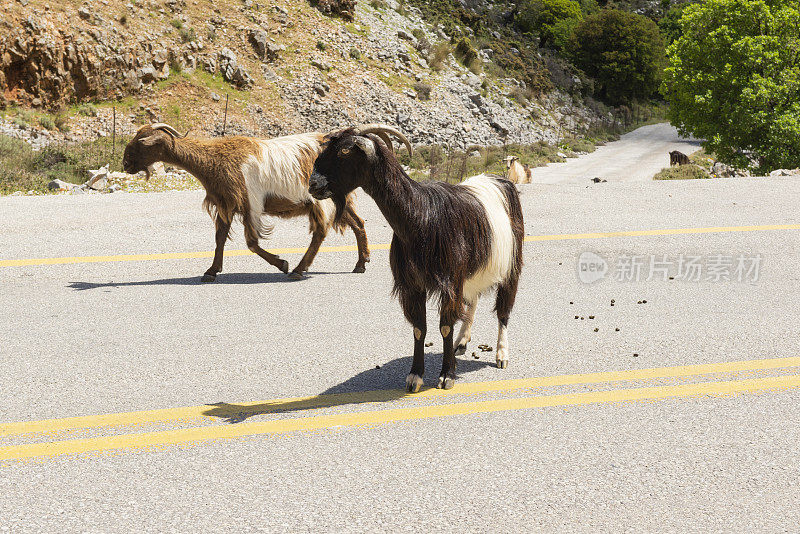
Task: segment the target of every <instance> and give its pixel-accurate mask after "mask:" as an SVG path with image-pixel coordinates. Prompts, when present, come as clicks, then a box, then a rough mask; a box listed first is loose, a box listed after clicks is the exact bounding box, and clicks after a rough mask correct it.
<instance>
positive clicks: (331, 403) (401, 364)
mask: <svg viewBox="0 0 800 534" xmlns="http://www.w3.org/2000/svg"><path fill="white" fill-rule="evenodd" d="M483 354H484V355H485V356H491V361H489V360H476V359H473V358H469V359H462V358H459V359H458V369H457V371H458V377H459V378H461V377H463V375H464V374H465V373H471V372H473V371H478V370H480V369H483V368H485V367H494V366H495V362H494V353H492V352H489V353H483ZM411 359H412V358H411V357H410V356H409V357H406V358H397V359H395V360H392V361H390V362H388V363H386V364H384V365H381V366H380V367H375V368H373V369H369V370H367V371H362V372H360V373H358V374H357V375H355V376H354V377H353V378H350V379H348V380H345V381H344V382H342V383H341V384H338V385H336V386H333V387H331V388H328V389H326V390H325V391H323V392H322V393H320V394H319V395H316V396H311V397H298V398H296V399H286V400H275V401H267V402H263V403H259V404H229V403H227V402H217V403H214V404H209V406H210V407H211V408H209V409H208V410H207V411H205V412H203V415H205V416H208V417H218V418H220V419H223V420H224V421H225V422H226V423H234V424H235V423H241V422H243V421H245V420H247V419H249V418H250V417H253V416H257V415H266V414H270V413H291V412H300V411H303V410H313V409H318V408H334V407H338V406H346V405H350V404H365V403H379V402H390V401H394V400H398V399H401V398H403V397H406V396H411V397H413V396H414V395H415V394H414V393H407V392H406V391H405V390H404V389H396V388H397V386H398V385H400V384H401V383H402V381H404V380H405V377H406V375H408V370H409V369H411ZM425 364H426V367H427V369H426V371H425V377H424V378H425V382H426V384H427V386H426V387H425V388H424V389H423V391H425V390H426V389H430V385H431V384H435V383H436V380H437V379H438V376H439V369H440V368H441V365H442V353H441V352H440V353H437V354H428V355H426V358H425ZM456 388H458V382H456Z"/></svg>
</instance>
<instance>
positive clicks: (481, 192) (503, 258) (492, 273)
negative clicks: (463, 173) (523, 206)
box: [460, 174, 516, 302]
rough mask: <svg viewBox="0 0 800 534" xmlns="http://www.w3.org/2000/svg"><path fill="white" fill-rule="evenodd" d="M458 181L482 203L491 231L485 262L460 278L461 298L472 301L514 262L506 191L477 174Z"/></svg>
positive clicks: (492, 179) (507, 272)
mask: <svg viewBox="0 0 800 534" xmlns="http://www.w3.org/2000/svg"><path fill="white" fill-rule="evenodd" d="M460 185H461V186H462V187H466V188H467V189H469V190H470V192H471V193H472V194H473V195H475V198H477V199H478V201H479V202H480V203H481V204H482V205H483V208H484V210H486V218H487V220H488V221H489V228H490V230H491V234H492V235H491V244H492V250H491V253H490V254H489V259H488V260H487V262H486V265H485V266H484V267H483V269H481V270H480V271H478V272H477V273H475V274H474V275H473V276H472V278H469V279H468V280H466V282H464V299H465V300H467V301H468V302H472V301H474V300H475V299H477V297H478V295H480V294H481V293H483V292H484V291H486V290H487V289H489V288H491V287H492V286H494V285H497V284H498V283H500V282H502V281H503V280H505V279H506V278H508V275H509V273H510V272H511V269H512V268H513V266H514V259H515V255H516V247H515V246H514V233H513V232H512V230H511V218H510V217H509V216H508V205H507V200H506V195H505V193H503V190H502V189H501V186H500V184H499V183H498V182H497V180H495V179H494V178H491V177H489V176H486V175H484V174H481V175H478V176H473V177H471V178H467V179H466V180H464V181H463V182H461V184H460Z"/></svg>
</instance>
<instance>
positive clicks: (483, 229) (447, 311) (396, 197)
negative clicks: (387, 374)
mask: <svg viewBox="0 0 800 534" xmlns="http://www.w3.org/2000/svg"><path fill="white" fill-rule="evenodd" d="M384 129H385V131H386V132H389V133H392V134H393V135H395V136H397V137H398V138H400V140H401V141H403V142H405V143H406V144H407V146H408V147H409V151H410V150H411V146H410V144H409V143H408V141H407V140H406V139H405V137H403V135H402V134H400V133H399V132H397V130H395V129H393V128H389V127H384ZM357 187H362V188H364V191H365V192H366V193H367V194H368V195H370V196H371V197H372V198H373V199H374V200H375V203H376V204H377V205H378V208H380V210H381V213H383V216H384V217H385V218H386V220H387V221H388V223H389V225H390V226H391V227H392V230H394V236H393V237H392V245H391V249H390V252H389V263H390V266H391V269H392V275H393V276H394V293H395V294H396V295H397V296H398V297H399V299H400V306H401V307H402V308H403V312H404V314H405V316H406V319H408V321H409V322H410V323H411V325H412V326H413V327H414V360H413V363H412V365H411V372H410V374H409V375H408V377H407V378H406V389H407V391H409V392H412V393H413V392H417V391H419V389H420V387H422V384H423V379H422V376H423V373H424V371H425V333H426V331H427V327H426V313H425V302H426V300H427V298H428V297H429V296H431V297H438V299H439V312H440V320H439V331H440V332H441V334H442V339H443V341H444V357H443V360H442V370H441V373H440V374H439V383H438V386H437V387H439V388H444V389H450V388H452V387H453V386H454V384H455V379H456V359H455V357H456V355H457V354H463V353H464V352H465V351H466V348H467V343H468V342H469V341H470V337H471V329H472V322H473V319H474V317H475V308H476V306H477V304H478V297H479V296H480V295H481V294H482V293H484V292H485V291H488V290H489V289H491V288H494V287H496V288H497V298H496V301H495V311H496V312H497V319H498V322H499V332H498V337H497V357H496V361H497V366H498V367H500V368H504V367H506V366H507V364H508V335H507V327H508V318H509V315H510V314H511V309H512V307H513V306H514V300H515V298H516V294H517V283H518V280H519V275H520V271H521V269H522V242H523V239H524V225H523V217H522V207H521V205H520V201H519V194H518V193H517V189H516V187H515V186H514V184H512V183H511V182H509V181H508V180H503V179H501V178H494V177H491V176H486V175H480V176H473V177H471V178H468V179H467V180H464V181H463V182H462V183H460V184H458V185H452V184H448V183H443V182H428V183H419V182H416V181H414V180H412V179H411V178H409V177H408V175H407V174H406V173H405V171H403V168H402V167H401V166H400V163H398V161H397V159H395V157H394V154H393V153H392V151H391V150H390V149H389V148H388V147H387V146H386V144H385V143H384V142H382V141H381V140H380V139H379V138H378V137H376V136H375V135H371V134H368V133H366V132H364V131H363V130H360V129H358V128H350V129H347V130H342V131H341V132H338V133H333V134H330V135H329V136H327V137H326V138H325V144H324V150H323V151H322V153H321V154H320V155H319V157H318V158H317V161H316V162H315V163H314V172H313V173H312V174H311V181H310V191H311V194H312V195H313V196H314V197H315V198H318V199H327V198H332V199H333V201H334V202H335V204H336V209H337V213H342V210H343V208H344V206H345V205H346V202H347V195H349V194H350V192H351V191H353V190H354V189H355V188H357ZM465 305H466V310H465ZM459 319H461V320H462V321H463V323H462V325H461V331H460V333H459V335H458V338H457V340H456V347H455V348H454V346H453V325H454V324H455V322H456V321H457V320H459Z"/></svg>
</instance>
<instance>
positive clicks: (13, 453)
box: [0, 375, 800, 460]
mask: <svg viewBox="0 0 800 534" xmlns="http://www.w3.org/2000/svg"><path fill="white" fill-rule="evenodd" d="M796 387H800V375H784V376H775V377H768V378H755V379H748V380H733V381H725V382H703V383H700V384H684V385H677V386H657V387H645V388H633V389H618V390H611V391H596V392H588V393H572V394H565V395H548V396H539V397H524V398H516V399H503V400H491V401H478V402H464V403H458V404H444V405H437V406H425V407H417V408H395V409H390V410H377V411H372V412H361V413H349V414H337V415H323V416H315V417H303V418H298V419H283V420H278V421H266V422H254V423H241V424H238V425H218V426H212V427H200V428H186V429H180V430H167V431H161V432H147V433H142V434H126V435H118V436H108V437H101V438H90V439H76V440H68V441H54V442H47V443H32V444H26V445H12V446H7V447H0V460H19V459H24V458H38V457H53V456H60V455H64V454H79V453H86V452H94V451H107V450H113V449H130V448H142V447H151V446H163V445H174V444H180V443H190V442H196V441H204V440H213V439H230V438H238V437H245V436H254V435H264V434H283V433H287V432H297V431H303V430H305V431H308V430H320V429H326V428H333V427H340V426H346V427H353V426H363V425H378V424H385V423H391V422H399V421H414V420H420V419H432V418H437V417H452V416H456V415H467V414H477V413H492V412H502V411H511V410H524V409H531V408H547V407H554V406H577V405H584V404H596V403H608V402H622V401H641V400H651V399H664V398H680V397H694V396H699V395H728V394H735V393H745V392H754V391H764V390H774V389H785V388H796Z"/></svg>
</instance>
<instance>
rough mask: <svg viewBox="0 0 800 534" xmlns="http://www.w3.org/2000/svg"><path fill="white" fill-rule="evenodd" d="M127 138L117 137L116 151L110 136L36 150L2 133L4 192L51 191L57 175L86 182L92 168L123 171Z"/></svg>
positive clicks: (0, 152) (0, 174)
mask: <svg viewBox="0 0 800 534" xmlns="http://www.w3.org/2000/svg"><path fill="white" fill-rule="evenodd" d="M126 144H127V139H121V138H120V137H117V140H116V150H114V147H113V145H112V142H111V138H110V137H100V138H98V139H97V140H95V141H87V142H83V143H77V144H70V145H67V144H59V145H50V146H48V147H47V148H44V149H42V150H40V151H38V152H37V151H34V150H32V149H31V147H30V145H28V144H27V143H25V142H24V141H20V140H19V139H14V138H12V137H8V136H5V135H0V194H9V193H13V192H15V191H23V192H25V191H37V192H45V191H47V184H48V183H50V181H51V180H54V179H56V178H58V179H60V180H63V181H65V182H71V183H75V184H82V183H84V182H85V181H86V180H88V179H89V174H88V171H89V169H97V168H99V167H102V166H103V165H109V169H110V170H112V171H120V170H122V153H123V152H124V150H125V145H126Z"/></svg>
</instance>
